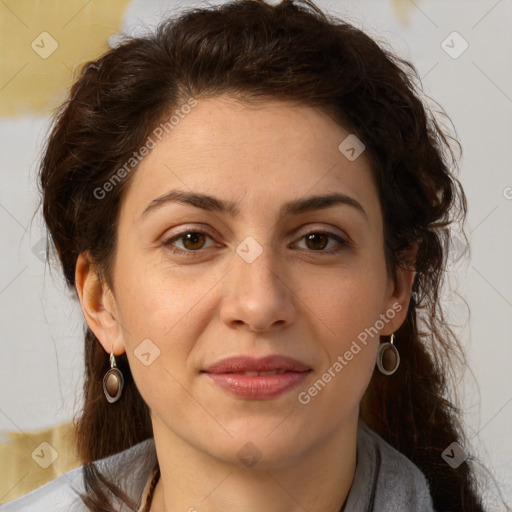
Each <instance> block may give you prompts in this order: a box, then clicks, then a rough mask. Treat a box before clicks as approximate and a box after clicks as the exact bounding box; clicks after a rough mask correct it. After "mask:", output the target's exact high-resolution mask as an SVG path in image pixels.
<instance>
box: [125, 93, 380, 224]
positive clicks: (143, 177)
mask: <svg viewBox="0 0 512 512" xmlns="http://www.w3.org/2000/svg"><path fill="white" fill-rule="evenodd" d="M169 117H170V116H169ZM347 137H349V139H348V140H349V141H351V140H352V139H351V138H350V137H353V134H351V133H350V132H349V131H347V130H346V129H344V128H343V127H341V126H339V124H337V123H336V122H335V121H334V120H333V119H332V118H331V117H329V116H328V115H327V114H326V113H324V112H322V111H320V110H318V109H314V108H311V107H306V106H300V105H294V104H291V103H285V102H278V101H267V102H264V103H258V104H247V103H242V102H240V101H237V100H235V99H233V98H231V97H227V96H222V97H216V98H209V99H198V102H197V105H196V106H195V107H194V108H193V109H191V110H190V112H189V113H187V114H186V115H182V116H181V117H180V119H179V122H178V123H177V124H175V125H174V127H173V129H172V130H171V131H169V133H167V134H165V135H164V137H163V138H162V140H161V141H158V140H156V144H155V147H154V149H152V150H151V152H150V153H149V154H148V155H147V156H146V157H145V158H144V159H143V160H142V161H141V163H140V164H139V167H138V169H137V170H136V173H135V175H134V176H133V179H132V181H131V184H130V186H129V188H128V191H127V193H126V196H125V198H124V201H123V208H125V209H126V207H127V205H129V211H130V212H131V213H132V214H133V215H134V216H136V215H140V214H141V213H142V212H143V211H144V209H145V208H146V207H147V205H148V203H150V202H151V201H152V200H153V199H155V198H156V197H158V196H161V195H162V194H164V193H165V192H166V190H171V189H180V190H183V191H193V192H200V193H205V194H210V195H215V196H216V197H220V198H223V199H226V200H228V201H231V202H235V203H236V204H237V205H239V208H237V210H240V214H241V215H243V214H244V206H243V205H245V207H246V208H249V209H254V208H256V209H259V210H260V211H261V209H262V207H263V204H265V208H267V209H268V208H273V207H275V209H276V211H277V210H278V209H279V208H280V206H281V203H284V202H287V201H290V200H293V199H296V198H297V197H300V196H304V195H310V194H325V193H329V192H341V193H344V194H346V195H350V196H351V197H353V198H354V199H356V200H357V201H359V202H361V203H365V204H366V206H365V209H366V210H367V211H368V210H369V211H368V213H369V214H370V216H371V215H372V214H373V215H378V214H379V211H378V210H379V208H378V198H377V191H376V188H375V185H374V181H373V178H372V173H371V169H370V165H369V162H368V159H367V158H366V157H365V154H364V152H363V153H362V154H361V155H360V156H358V157H357V158H355V159H349V158H347V156H346V153H343V152H342V151H340V149H339V146H340V144H342V149H344V147H345V146H346V144H345V146H344V145H343V142H344V141H346V140H347ZM356 149H360V148H356ZM352 154H353V153H352ZM348 155H349V156H350V155H351V153H348ZM376 199H377V201H376Z"/></svg>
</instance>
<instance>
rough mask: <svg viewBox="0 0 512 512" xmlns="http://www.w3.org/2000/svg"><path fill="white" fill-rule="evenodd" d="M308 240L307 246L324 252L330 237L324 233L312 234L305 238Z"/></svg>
mask: <svg viewBox="0 0 512 512" xmlns="http://www.w3.org/2000/svg"><path fill="white" fill-rule="evenodd" d="M304 238H305V239H306V245H307V247H308V248H309V249H312V250H315V251H317V250H322V249H325V247H326V246H327V244H328V239H329V236H328V235H325V234H323V233H311V234H310V235H307V236H305V237H304Z"/></svg>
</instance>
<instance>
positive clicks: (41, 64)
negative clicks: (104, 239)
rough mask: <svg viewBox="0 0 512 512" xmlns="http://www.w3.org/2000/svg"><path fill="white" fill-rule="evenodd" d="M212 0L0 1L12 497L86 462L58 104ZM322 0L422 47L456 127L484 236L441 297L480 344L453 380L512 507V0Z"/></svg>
mask: <svg viewBox="0 0 512 512" xmlns="http://www.w3.org/2000/svg"><path fill="white" fill-rule="evenodd" d="M206 3H211V4H218V3H222V2H215V1H211V2H205V1H203V2H201V1H186V2H174V1H172V0H166V1H164V0H161V1H159V0H131V1H130V0H88V1H87V0H68V1H65V2H64V1H58V0H45V1H44V2H43V1H34V0H17V1H15V0H5V1H4V0H2V1H1V2H0V151H1V155H2V162H1V165H0V233H1V238H0V239H1V263H2V264H1V265H0V347H1V351H0V476H1V478H0V481H1V483H0V503H1V502H5V501H10V500H12V499H14V498H16V497H17V496H19V495H22V494H24V493H25V492H28V491H29V490H31V489H33V488H35V487H37V486H38V485H41V484H42V483H44V482H45V481H48V480H50V479H52V478H54V477H56V476H58V475H59V474H61V473H62V472H64V471H67V470H68V469H70V468H71V467H74V466H75V465H76V464H77V461H76V459H75V458H74V454H73V453H72V451H71V450H70V449H69V447H70V446H71V443H72V437H73V429H72V428H71V424H72V423H71V422H72V419H73V416H74V415H75V414H76V413H77V412H78V411H79V410H80V406H81V385H82V379H83V339H82V338H83V320H82V316H81V310H80V308H79V305H78V303H77V302H75V301H74V300H73V297H74V293H72V292H71V291H69V290H67V289H66V287H65V285H64V283H63V279H62V278H61V276H60V274H59V272H58V269H57V267H55V270H51V269H50V268H49V267H48V265H47V264H46V263H45V241H44V236H43V235H44V229H43V225H42V221H41V215H40V212H39V211H38V204H39V195H38V190H37V183H36V174H37V167H38V160H39V158H40V155H41V150H42V145H43V142H44V139H45V136H46V134H47V132H48V126H49V122H50V119H51V117H52V115H53V114H54V112H55V109H56V108H57V107H58V106H59V105H60V104H61V103H62V102H63V101H64V100H65V98H66V95H67V91H68V88H69V87H70V85H71V83H72V81H73V77H75V76H76V74H77V72H78V69H79V68H80V65H81V64H82V63H83V62H84V61H87V60H91V59H95V58H97V57H98V56H99V55H101V54H102V53H103V52H104V51H106V50H108V48H109V45H110V46H112V45H115V43H116V40H117V38H118V37H119V34H121V33H127V34H130V35H134V34H138V33H141V32H146V31H148V30H151V29H152V28H154V27H155V25H156V24H157V23H158V21H159V20H160V19H162V17H164V16H167V15H172V14H173V13H175V12H179V11H180V10H182V9H183V8H186V7H191V6H196V5H197V6H199V5H205V4H206ZM316 3H317V5H319V6H320V7H321V8H323V9H324V10H326V11H327V12H329V13H332V14H334V15H338V16H340V17H343V18H345V19H346V20H347V21H348V22H350V23H353V24H355V25H356V26H358V27H360V28H362V29H363V30H365V31H366V32H367V33H368V34H369V35H370V36H372V37H374V38H375V39H376V40H377V41H379V42H380V43H381V44H382V45H384V46H387V47H389V48H391V49H392V50H393V51H394V52H396V53H397V54H398V55H400V56H401V57H404V58H406V59H409V60H411V61H412V62H413V64H414V65H415V66H416V68H417V70H418V72H419V75H420V77H421V80H422V83H423V88H424V91H425V93H426V94H427V95H428V96H430V97H431V98H433V99H434V100H436V101H437V102H438V103H439V105H440V106H441V107H442V108H443V109H444V110H445V111H446V113H447V114H448V115H449V116H450V118H451V120H452V121H453V123H454V125H455V127H456V136H457V137H458V139H459V140H460V142H461V144H462V148H463V156H462V159H461V160H460V163H459V165H460V175H459V178H460V180H461V182H462V184H463V186H464V188H465V191H466V194H467V196H468V207H469V213H468V222H467V226H466V231H467V235H468V238H469V241H470V248H471V249H470V250H468V247H466V244H465V243H464V242H463V239H462V237H460V236H459V237H454V238H453V246H452V249H453V254H452V256H451V258H450V268H449V269H448V276H447V277H448V284H449V286H448V287H447V288H446V290H445V295H444V297H445V307H446V309H447V311H448V313H449V317H450V320H451V322H452V323H453V325H454V328H455V331H456V332H457V333H458V334H459V336H460V337H461V340H462V342H463V344H464V347H465V349H466V352H467V355H468V367H467V368H466V371H465V372H464V374H461V376H460V379H459V381H458V382H457V386H456V390H457V393H458V394H459V396H460V400H461V405H462V407H463V409H464V411H465V417H464V421H465V425H466V431H467V435H468V438H469V441H470V445H468V446H465V447H464V449H465V451H466V452H467V454H468V455H469V456H471V457H476V458H477V459H479V460H480V461H481V462H482V463H483V464H484V465H485V466H486V467H487V468H488V470H489V471H490V474H492V475H493V476H494V477H495V478H496V479H497V481H498V486H499V488H500V490H501V492H502V493H503V497H504V498H505V500H506V502H507V503H508V504H509V506H512V440H511V437H510V432H512V371H511V363H512V336H511V332H512V270H511V268H512V265H511V262H512V165H511V162H512V0H490V1H484V0H473V1H467V0H466V1H454V0H445V1H440V0H374V1H368V0H364V1H355V0H353V1H343V0H336V1H333V0H331V1H329V0H317V2H316ZM441 121H443V120H442V119H441ZM444 123H445V124H446V122H445V121H444ZM469 311H470V312H471V313H469ZM454 470H456V469H454ZM488 476H489V474H487V475H486V474H485V473H484V474H483V476H482V478H486V477H488ZM485 499H486V503H487V509H488V510H489V511H491V512H498V511H500V510H504V508H503V505H499V504H498V501H497V499H496V496H495V491H494V492H491V493H489V494H488V495H486V497H485Z"/></svg>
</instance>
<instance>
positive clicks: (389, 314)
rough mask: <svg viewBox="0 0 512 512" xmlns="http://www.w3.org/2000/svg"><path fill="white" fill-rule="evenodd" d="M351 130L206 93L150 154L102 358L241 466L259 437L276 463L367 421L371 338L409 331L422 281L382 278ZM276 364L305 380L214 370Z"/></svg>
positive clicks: (194, 442) (128, 227) (172, 422)
mask: <svg viewBox="0 0 512 512" xmlns="http://www.w3.org/2000/svg"><path fill="white" fill-rule="evenodd" d="M349 135H350V133H349V132H348V131H346V130H344V129H342V128H341V127H340V126H338V125H337V124H336V123H335V122H334V121H333V120H332V119H330V118H329V117H328V116H327V115H325V114H323V113H321V112H320V111H318V110H316V109H313V108H309V107H302V106H301V107H298V106H292V105H290V104H286V103H280V102H268V103H264V104H261V105H259V106H254V105H253V106H247V105H245V104H243V103H239V102H237V101H236V100H234V99H232V98H230V97H227V96H223V97H217V98H213V99H199V101H198V104H197V106H195V107H194V108H192V109H191V112H190V113H188V114H187V115H186V116H184V118H183V119H180V122H179V124H177V125H175V126H174V128H173V130H172V132H170V134H169V135H167V136H166V137H165V138H163V140H162V141H160V142H158V144H157V145H156V147H154V149H153V150H152V151H151V152H150V153H149V155H148V156H146V157H145V158H144V159H143V160H142V162H141V164H140V166H139V168H138V169H137V170H136V171H135V175H134V176H133V177H132V178H133V179H132V182H131V183H130V186H129V188H128V189H127V191H126V194H125V196H124V200H123V203H122V207H121V210H120V217H119V226H118V243H117V250H116V255H115V261H114V272H113V290H112V297H113V298H112V299H111V300H108V299H104V303H105V308H106V310H108V311H110V313H111V314H112V315H113V316H114V317H115V318H116V320H117V323H110V324H108V322H103V324H102V325H103V326H101V325H96V324H94V321H93V322H89V323H90V324H92V325H91V327H92V328H93V330H94V331H95V333H96V335H97V336H98V338H99V339H100V341H101V343H102V344H103V345H104V347H105V350H106V351H107V352H110V349H111V346H112V345H113V346H114V352H115V353H116V354H119V353H122V352H123V351H126V353H127V357H128V360H129V363H130V368H131V371H132V373H133V376H134V379H135V382H136V385H137V387H138V389H139V390H140V393H141V395H142V397H143V398H144V400H145V401H146V403H147V404H148V406H149V408H150V410H151V415H152V421H153V425H154V428H155V430H158V431H159V432H166V433H167V434H169V435H171V436H173V437H175V438H178V439H180V440H181V441H183V442H185V443H187V444H188V445H189V446H192V447H194V448H196V449H198V450H200V451H202V452H204V453H209V454H212V455H213V456H214V457H217V458H219V459H222V460H225V461H231V462H234V463H236V462H237V454H238V451H239V450H240V449H241V447H242V446H244V445H245V443H246V442H249V441H250V442H252V443H253V445H254V446H256V447H257V449H258V450H259V451H260V452H261V453H262V454H264V455H265V460H266V461H267V462H270V463H272V461H273V462H274V463H276V461H281V463H284V461H286V460H288V461H290V460H292V459H293V458H294V457H298V456H300V455H301V453H305V452H306V451H307V450H309V449H311V448H312V447H313V446H314V445H315V443H318V442H319V441H320V440H322V439H324V438H326V437H327V436H329V435H330V434H333V433H335V432H336V431H337V429H340V428H341V427H342V426H343V424H344V423H345V422H347V421H351V420H353V419H354V418H355V417H357V415H358V407H359V402H360V400H361V397H362V395H363V393H364V391H365V389H366V387H367V385H368V382H369V380H370V378H371V375H372V372H373V371H374V367H375V358H376V350H377V346H378V343H379V336H378V335H375V336H373V337H372V336H371V335H369V334H368V333H372V334H374V333H375V330H378V331H379V332H380V334H381V335H389V334H391V333H392V332H394V331H395V330H396V329H397V328H398V327H399V325H400V324H401V323H402V321H403V319H404V315H405V313H406V304H408V298H409V292H410V285H411V281H412V274H410V273H407V274H406V273H402V272H400V273H399V277H398V280H397V281H396V282H395V281H393V280H392V279H391V278H390V277H389V276H388V275H387V273H386V265H385V259H384V241H383V224H382V222H383V221H382V214H381V210H380V204H379V198H378V193H377V189H376V186H375V184H374V181H373V179H372V174H371V171H370V167H369V163H368V161H367V159H366V157H365V154H364V152H363V153H362V154H361V155H360V156H358V157H357V158H355V159H354V156H357V153H358V152H359V150H360V149H361V146H357V144H356V146H354V145H353V144H352V145H351V144H350V142H351V141H352V139H348V141H346V142H345V143H344V144H343V145H342V146H341V147H342V150H343V151H342V150H340V149H339V146H340V144H341V143H342V142H343V141H345V139H346V138H347V136H349ZM356 143H357V141H356ZM350 147H354V149H355V151H352V150H351V149H350ZM176 192H179V193H181V194H186V195H190V196H192V194H196V195H197V196H198V197H199V196H201V197H203V196H204V197H203V199H201V200H199V199H197V198H196V199H195V200H194V201H185V200H181V201H178V200H173V199H172V197H173V194H175V193H176ZM333 194H338V195H339V197H340V198H341V199H340V200H337V201H331V203H329V204H327V202H325V201H323V200H321V199H319V200H318V201H317V202H314V201H309V200H308V199H309V198H311V197H312V196H327V195H333ZM206 196H208V197H211V198H212V199H207V198H206ZM343 198H345V199H343ZM191 202H194V203H195V206H194V205H193V204H191ZM221 205H222V206H221ZM301 205H303V206H304V208H300V206H301ZM311 233H316V235H311V236H310V234H311ZM187 234H189V235H188V236H187ZM104 296H105V297H108V296H109V295H107V294H105V295H104ZM100 323H101V322H100ZM107 324H108V326H106V325H107ZM365 334H366V335H365ZM363 340H365V342H363ZM357 347H358V348H359V350H358V349H357ZM350 354H351V355H350ZM269 355H283V356H287V357H290V358H293V359H295V360H298V361H300V362H301V363H302V364H303V365H304V367H306V368H307V369H309V371H307V372H302V373H300V374H299V373H298V372H297V373H292V374H288V375H287V376H286V377H283V376H273V377H272V376H270V377H262V376H251V375H249V376H247V375H245V376H239V377H236V378H235V377H233V375H232V376H231V377H229V376H228V377H226V376H224V377H218V379H217V380H214V379H213V378H212V377H211V375H212V374H209V373H206V372H204V370H205V369H206V368H208V367H210V366H211V365H213V364H215V363H217V362H219V361H221V360H223V359H225V358H228V357H234V356H250V357H253V358H261V357H266V356H269ZM105 357H108V356H107V354H106V356H105ZM340 358H341V359H340ZM341 361H343V363H342V362H341ZM336 362H338V364H336ZM235 369H236V368H235ZM326 372H327V373H326ZM327 374H328V375H330V378H329V376H327V377H325V375H327ZM322 376H324V378H323V380H322ZM237 379H238V380H237ZM251 379H252V381H251ZM319 380H322V382H323V384H321V383H320V384H319V383H318V381H319ZM256 381H259V382H260V383H263V384H257V382H256ZM230 382H231V383H232V385H233V386H235V387H236V388H237V389H238V390H239V392H238V393H237V392H234V391H233V390H232V388H229V389H226V388H225V387H224V386H223V385H222V383H224V384H225V385H229V383H230ZM315 382H316V383H317V385H316V387H315ZM219 383H220V384H219ZM226 383H227V384H226ZM233 383H234V384H233ZM283 383H285V384H286V383H287V384H290V383H292V384H293V383H295V384H294V385H292V386H291V387H286V386H285V384H283ZM266 385H268V386H269V387H268V388H266V387H265V386H266ZM237 386H238V387H237ZM269 389H270V391H269ZM315 389H316V392H315Z"/></svg>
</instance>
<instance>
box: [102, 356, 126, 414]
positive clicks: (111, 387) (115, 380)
mask: <svg viewBox="0 0 512 512" xmlns="http://www.w3.org/2000/svg"><path fill="white" fill-rule="evenodd" d="M123 386H124V378H123V374H122V373H121V370H119V368H118V367H117V366H116V358H115V357H114V350H113V349H112V352H111V353H110V370H108V372H107V373H105V375H104V377H103V393H105V397H106V398H107V400H108V402H109V403H111V404H113V403H114V402H117V401H118V400H119V398H121V393H122V391H123Z"/></svg>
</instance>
